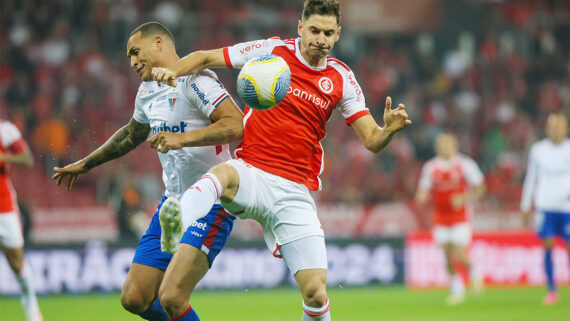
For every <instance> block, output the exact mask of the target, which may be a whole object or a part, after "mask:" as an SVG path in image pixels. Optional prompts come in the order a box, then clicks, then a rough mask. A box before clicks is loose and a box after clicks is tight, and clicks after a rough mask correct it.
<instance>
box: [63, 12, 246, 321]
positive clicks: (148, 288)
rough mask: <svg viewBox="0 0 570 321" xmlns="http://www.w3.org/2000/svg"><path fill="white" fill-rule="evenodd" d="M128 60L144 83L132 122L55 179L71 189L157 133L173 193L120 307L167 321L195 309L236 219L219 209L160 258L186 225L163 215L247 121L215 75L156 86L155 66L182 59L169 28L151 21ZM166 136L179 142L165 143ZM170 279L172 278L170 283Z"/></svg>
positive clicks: (219, 158)
mask: <svg viewBox="0 0 570 321" xmlns="http://www.w3.org/2000/svg"><path fill="white" fill-rule="evenodd" d="M127 56H128V57H129V58H130V60H131V67H132V68H133V69H135V70H136V71H137V73H138V74H139V75H140V76H141V78H142V80H143V83H142V84H141V85H140V87H139V89H138V92H137V96H136V99H135V111H134V113H133V118H132V119H131V120H130V122H129V123H128V124H127V125H126V126H124V127H123V128H121V129H119V130H118V131H117V132H116V133H115V134H114V135H113V136H112V137H111V138H109V140H108V141H107V142H105V143H104V144H103V145H102V146H101V147H99V148H98V149H97V150H95V151H94V152H92V153H91V154H89V155H88V156H87V157H85V158H83V159H82V160H80V161H78V162H76V163H73V164H70V165H67V166H65V167H64V168H57V167H56V168H54V171H55V172H56V173H55V174H54V176H53V178H54V179H57V183H58V185H59V184H61V183H62V181H63V179H64V178H65V177H69V180H68V182H67V189H68V190H69V189H71V187H72V185H73V183H74V182H75V180H76V179H77V177H78V175H80V174H83V173H86V172H88V171H89V170H91V169H92V168H94V167H96V166H98V165H101V164H103V163H105V162H107V161H109V160H112V159H114V158H117V157H121V156H123V155H125V154H127V153H128V152H129V151H131V150H133V149H134V148H136V147H137V146H138V145H139V144H141V143H142V142H144V141H145V140H146V139H147V137H148V136H149V133H151V131H152V134H153V136H152V137H151V138H150V139H148V142H149V144H151V145H154V146H158V145H160V148H158V149H159V153H158V157H159V159H160V162H161V165H162V168H163V171H162V177H163V181H164V185H165V187H166V190H165V192H164V195H163V197H162V200H161V202H160V204H159V206H158V208H157V210H156V212H155V215H154V216H153V218H152V221H151V223H150V225H149V228H148V229H147V231H146V232H145V234H144V235H143V236H142V238H141V240H140V242H139V245H138V246H137V250H136V253H135V257H134V259H133V263H132V265H131V268H130V270H129V273H128V275H127V279H126V281H125V284H124V287H123V292H122V296H121V303H122V304H123V307H124V308H125V309H127V310H128V311H130V312H132V313H135V314H138V315H140V316H141V317H142V318H144V319H147V320H154V321H166V320H169V318H168V316H167V314H166V313H171V311H172V310H175V309H177V308H178V306H177V305H179V304H185V305H187V304H188V299H189V297H190V294H191V292H192V291H193V289H194V287H195V286H196V284H197V283H198V281H199V280H200V279H201V278H202V277H203V276H204V275H205V274H206V272H207V271H208V269H209V268H210V266H211V265H212V262H213V260H214V258H215V257H216V255H217V254H218V253H219V252H220V250H221V249H222V248H223V246H224V244H225V242H226V240H227V237H228V236H229V234H230V232H231V229H232V226H233V221H234V219H235V217H234V216H233V215H231V214H228V213H227V212H226V211H224V209H223V208H222V207H221V205H219V204H214V206H213V207H212V208H211V209H210V210H209V212H208V215H207V216H206V217H204V220H202V221H199V222H196V223H195V224H193V225H192V226H190V227H189V228H188V229H187V230H185V231H180V232H182V233H183V235H184V236H183V237H182V240H181V245H180V249H179V250H178V252H177V253H176V255H175V256H172V255H171V254H170V253H165V252H163V251H161V247H163V246H164V245H165V243H164V242H165V240H164V239H162V240H161V237H162V236H163V235H164V233H163V231H164V229H165V228H179V229H180V228H181V225H180V224H179V225H178V226H165V225H164V224H163V222H162V221H161V219H160V218H159V212H160V208H161V206H162V204H163V202H164V201H165V200H166V199H168V198H179V197H181V196H182V194H183V193H184V191H185V190H186V189H187V188H188V187H190V186H191V185H192V184H193V183H194V182H195V181H197V180H198V179H200V177H202V176H203V175H204V174H205V173H206V171H207V170H208V169H209V168H210V167H212V166H214V165H216V164H218V163H221V162H224V161H227V160H229V159H230V158H231V157H230V154H229V150H228V145H227V144H228V143H229V142H231V141H234V140H237V139H240V138H241V137H242V136H243V125H242V121H243V114H242V112H241V111H240V109H239V108H238V107H237V106H236V104H235V102H234V101H233V100H232V99H231V97H229V95H228V93H227V91H226V90H225V89H224V87H223V86H222V84H221V83H220V82H219V81H218V79H217V77H216V75H215V74H214V73H213V72H212V71H209V70H204V71H203V72H201V73H198V74H195V75H192V76H188V77H179V78H177V79H176V84H175V85H176V86H174V87H172V86H168V85H164V84H160V83H157V82H155V81H152V76H151V70H152V68H153V67H169V66H172V65H173V64H174V63H175V62H176V61H177V60H179V59H180V58H179V57H178V55H177V54H176V50H175V46H174V38H173V37H172V34H171V33H170V31H169V30H168V29H167V28H166V27H164V26H163V25H161V24H159V23H156V22H149V23H145V24H143V25H141V26H139V27H138V28H136V29H135V30H134V31H133V32H132V34H131V37H130V38H129V41H128V43H127ZM177 133H180V134H181V135H179V136H178V135H175V134H177ZM172 135H174V136H172ZM166 137H171V138H172V139H169V140H168V141H165V138H166ZM159 221H160V222H159ZM165 275H170V277H169V279H168V280H166V279H165V280H164V281H163V278H164V277H165ZM173 289H177V290H181V291H183V292H184V293H185V295H186V296H185V298H184V299H185V300H186V302H182V303H180V302H179V300H180V298H179V297H178V296H174V295H172V293H173V292H172V290H173ZM165 312H166V313H165ZM187 314H188V315H191V316H192V319H191V320H199V318H198V316H197V314H196V312H195V311H194V309H192V307H191V306H190V307H189V308H188V311H187Z"/></svg>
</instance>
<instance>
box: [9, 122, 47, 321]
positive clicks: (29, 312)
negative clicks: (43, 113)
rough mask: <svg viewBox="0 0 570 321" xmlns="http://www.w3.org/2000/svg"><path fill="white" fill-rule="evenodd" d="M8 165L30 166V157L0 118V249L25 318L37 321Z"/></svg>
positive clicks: (14, 130) (38, 314)
mask: <svg viewBox="0 0 570 321" xmlns="http://www.w3.org/2000/svg"><path fill="white" fill-rule="evenodd" d="M10 164H14V165H20V166H32V165H33V164H34V157H33V155H32V152H31V151H30V148H29V147H28V144H26V141H25V140H24V139H23V138H22V135H21V134H20V131H19V130H18V128H16V126H14V124H12V123H10V122H9V121H7V120H1V119H0V248H2V252H3V253H4V255H6V259H7V260H8V265H10V268H11V269H12V271H14V274H15V275H16V279H17V280H18V283H19V284H20V289H21V302H22V306H24V309H25V310H26V317H27V319H28V321H41V320H43V319H42V314H41V312H40V308H39V306H38V301H37V299H36V293H35V291H34V279H33V275H32V271H31V270H30V267H29V266H28V264H27V263H26V261H25V260H24V237H23V235H22V224H21V222H20V212H19V210H18V203H17V202H16V192H15V191H14V187H12V183H11V182H10V177H9V176H8V170H9V166H10Z"/></svg>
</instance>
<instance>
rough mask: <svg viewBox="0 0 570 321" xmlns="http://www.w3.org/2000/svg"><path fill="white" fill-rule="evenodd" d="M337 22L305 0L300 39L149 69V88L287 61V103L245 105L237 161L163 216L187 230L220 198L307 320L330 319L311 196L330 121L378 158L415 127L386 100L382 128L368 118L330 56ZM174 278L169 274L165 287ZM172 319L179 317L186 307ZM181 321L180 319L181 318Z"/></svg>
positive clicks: (326, 6) (324, 7)
mask: <svg viewBox="0 0 570 321" xmlns="http://www.w3.org/2000/svg"><path fill="white" fill-rule="evenodd" d="M339 24H340V4H339V2H338V1H333V0H326V1H314V0H308V1H306V2H305V5H304V9H303V14H302V20H301V21H299V23H298V34H299V36H300V38H296V39H287V40H280V39H278V38H271V39H267V40H258V41H252V42H247V43H241V44H237V45H234V46H230V47H226V48H222V49H216V50H211V51H201V52H195V53H192V54H190V55H188V56H186V57H185V58H183V59H182V60H180V61H179V62H178V63H176V65H175V66H174V68H172V69H164V68H155V69H153V76H154V79H155V80H157V81H161V82H164V83H173V80H174V79H176V77H177V76H179V75H186V74H192V73H197V72H200V71H201V70H203V69H204V68H213V67H218V68H219V67H228V68H241V67H242V66H243V65H244V64H245V63H246V62H247V61H248V60H249V59H251V58H253V57H258V56H262V55H266V54H274V55H278V56H280V57H282V58H283V59H284V60H285V61H286V62H287V63H288V65H289V67H290V69H291V87H290V88H289V91H288V94H287V95H286V96H285V98H284V100H283V101H282V102H281V103H279V104H278V105H277V106H275V107H273V108H271V109H269V110H265V111H258V110H253V109H250V108H248V107H247V106H246V108H245V116H244V139H243V142H242V144H241V145H240V146H238V148H237V149H236V156H237V159H234V160H231V161H228V162H226V163H224V164H220V165H217V166H215V167H213V168H212V169H211V170H210V171H209V172H208V175H207V176H205V177H203V178H202V179H200V180H199V181H198V182H196V184H194V185H193V186H192V187H190V188H189V189H188V190H187V191H186V192H185V193H184V196H183V197H182V199H181V202H180V203H178V202H176V201H175V200H172V201H167V202H165V204H164V206H163V211H165V212H167V213H168V214H169V216H172V217H177V216H178V215H181V216H182V220H183V223H184V225H185V226H188V225H190V224H191V223H192V222H194V221H195V220H196V219H198V218H200V217H202V216H203V215H204V214H205V213H206V211H205V210H206V208H209V207H211V206H212V204H214V202H215V201H216V200H218V199H221V201H222V205H224V207H225V208H226V209H228V210H229V211H231V212H232V213H235V214H239V215H240V216H239V217H240V218H252V219H255V220H256V221H258V222H259V223H260V224H261V225H262V227H263V229H264V238H265V241H266V244H267V246H268V247H269V248H270V250H271V251H272V252H273V254H274V255H275V256H282V257H283V258H284V260H285V263H286V264H287V266H288V268H289V271H290V273H291V275H293V276H294V278H295V280H296V281H297V284H298V285H299V288H300V290H301V294H302V296H303V316H302V318H303V319H302V320H304V321H309V320H330V319H331V317H330V311H329V301H328V297H327V292H326V275H327V257H326V248H325V242H324V232H323V230H322V228H321V226H320V222H319V219H318V218H317V210H316V206H315V203H314V201H313V199H312V198H311V196H310V193H309V191H310V190H318V189H320V179H319V175H320V173H321V172H322V169H323V150H322V146H321V144H320V141H321V140H322V139H324V137H325V134H326V130H325V125H326V123H327V121H328V119H329V118H330V117H331V115H332V113H333V111H334V110H337V111H339V112H340V113H341V114H342V116H343V117H344V118H345V119H346V123H347V124H348V125H349V126H351V127H352V128H353V129H354V131H355V132H356V134H357V136H358V137H359V139H360V141H361V142H362V143H363V144H364V146H366V148H368V149H369V150H370V151H372V152H375V153H377V152H379V151H380V150H382V149H383V148H384V147H385V146H386V145H387V144H388V143H389V142H390V140H391V138H392V137H393V136H394V134H395V133H396V132H398V131H400V130H402V129H403V128H404V127H406V126H407V125H409V124H410V123H411V122H410V121H409V120H408V116H407V114H406V111H405V107H404V105H403V104H400V105H399V106H398V108H396V109H392V108H391V107H392V101H391V98H390V97H388V98H387V99H386V106H385V110H384V123H385V125H384V127H380V126H378V124H377V123H376V121H375V120H374V119H373V118H372V116H371V115H370V112H369V111H368V109H367V108H366V105H365V102H364V96H363V94H362V90H361V88H360V86H359V85H358V82H357V81H356V79H355V76H354V74H353V73H352V71H351V70H350V68H348V67H347V66H346V65H345V64H343V63H342V62H340V61H339V60H337V59H335V58H332V57H330V56H329V53H330V51H331V50H332V48H333V47H334V45H335V42H336V41H337V40H338V39H339V36H340V31H341V28H340V25H339ZM167 140H168V138H167ZM157 146H158V144H155V145H153V146H152V147H155V148H156V147H157ZM180 209H181V212H182V213H180ZM171 236H172V237H173V238H177V237H178V236H177V235H171ZM181 250H184V245H183V244H182V245H181V246H180V249H179V251H181ZM182 257H183V256H178V258H182ZM176 259H177V258H176V257H175V259H174V260H175V261H176ZM178 266H183V265H178ZM183 275H184V273H179V274H178V276H183ZM172 276H174V274H172ZM170 277H171V274H169V272H168V271H167V273H166V275H165V280H169V278H170ZM182 281H183V280H181V282H182ZM188 295H189V293H184V292H183V291H181V292H180V293H179V295H178V296H177V297H178V299H179V300H180V302H181V303H184V302H187V301H188V300H187V299H188ZM178 312H180V313H183V312H184V305H181V309H180V311H178ZM170 317H174V315H170ZM179 317H180V319H179V320H186V319H185V316H184V315H180V316H179ZM177 320H178V319H177Z"/></svg>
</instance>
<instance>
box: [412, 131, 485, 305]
mask: <svg viewBox="0 0 570 321" xmlns="http://www.w3.org/2000/svg"><path fill="white" fill-rule="evenodd" d="M435 151H436V154H437V155H436V156H435V157H434V158H432V159H431V160H429V161H428V162H427V163H426V164H425V165H424V167H423V169H422V173H421V176H420V182H419V187H418V190H417V192H416V202H417V203H418V204H422V205H423V204H425V203H426V202H427V201H428V200H429V198H430V196H431V198H432V202H433V238H434V240H435V241H436V242H437V244H439V245H440V246H441V247H442V248H443V252H444V253H445V259H446V262H447V269H448V271H449V274H450V276H451V295H450V296H449V297H448V299H447V303H448V304H458V303H461V302H463V300H464V299H465V285H464V283H463V279H462V278H461V276H460V275H459V274H458V273H457V271H456V270H455V267H454V266H453V262H454V261H457V260H459V261H461V263H462V264H463V265H464V266H465V267H466V268H467V269H469V270H470V274H471V282H472V286H473V291H474V292H476V293H479V292H480V291H481V290H482V286H483V282H482V279H481V276H480V274H479V273H478V271H477V269H476V268H475V267H474V266H473V265H472V264H471V262H470V261H469V258H468V257H467V251H466V249H467V246H468V245H469V243H470V241H471V227H470V224H469V220H470V219H469V217H470V215H471V212H472V208H471V204H470V201H472V200H474V199H478V198H480V197H481V196H483V194H484V192H485V185H484V181H483V174H482V173H481V170H480V169H479V167H478V166H477V164H476V163H475V161H474V160H473V159H471V158H469V157H468V156H465V155H463V154H460V153H458V147H457V138H456V137H455V135H453V134H451V133H442V134H439V135H438V136H437V138H436V141H435Z"/></svg>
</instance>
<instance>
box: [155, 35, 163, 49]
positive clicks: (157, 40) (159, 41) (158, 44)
mask: <svg viewBox="0 0 570 321" xmlns="http://www.w3.org/2000/svg"><path fill="white" fill-rule="evenodd" d="M163 45H164V43H163V41H162V38H161V37H160V36H156V37H154V48H155V49H156V50H161V49H162V46H163Z"/></svg>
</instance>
